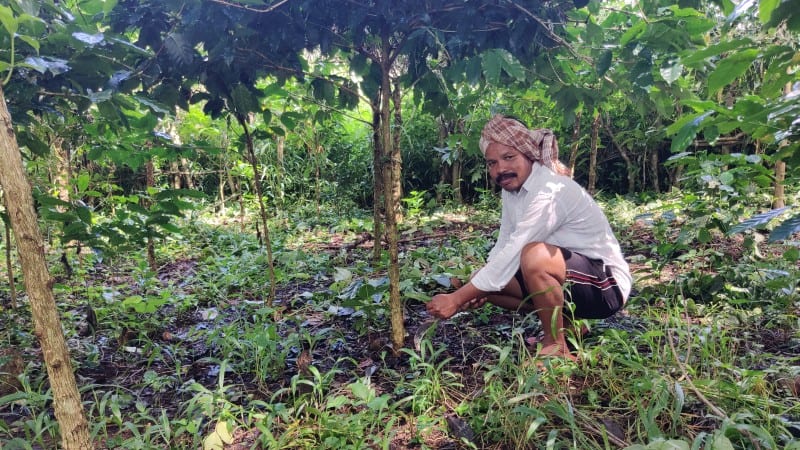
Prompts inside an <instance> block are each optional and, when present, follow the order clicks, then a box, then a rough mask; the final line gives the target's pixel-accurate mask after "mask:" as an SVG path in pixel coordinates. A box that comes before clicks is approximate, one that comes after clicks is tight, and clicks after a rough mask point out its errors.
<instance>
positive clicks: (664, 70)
mask: <svg viewBox="0 0 800 450" xmlns="http://www.w3.org/2000/svg"><path fill="white" fill-rule="evenodd" d="M660 72H661V78H663V79H664V81H666V82H667V84H672V83H674V82H675V80H677V79H678V78H680V77H681V74H682V73H683V66H682V65H681V64H680V63H677V62H676V61H664V64H662V65H661V70H660Z"/></svg>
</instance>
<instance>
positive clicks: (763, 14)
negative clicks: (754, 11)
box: [758, 0, 781, 24]
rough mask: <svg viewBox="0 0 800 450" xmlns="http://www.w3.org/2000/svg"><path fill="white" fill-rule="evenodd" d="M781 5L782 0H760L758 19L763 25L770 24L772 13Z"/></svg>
mask: <svg viewBox="0 0 800 450" xmlns="http://www.w3.org/2000/svg"><path fill="white" fill-rule="evenodd" d="M780 3H781V0H760V1H759V2H758V19H759V20H760V21H761V23H763V24H766V23H769V20H770V19H771V18H772V12H773V11H775V8H776V7H777V6H778V5H779V4H780Z"/></svg>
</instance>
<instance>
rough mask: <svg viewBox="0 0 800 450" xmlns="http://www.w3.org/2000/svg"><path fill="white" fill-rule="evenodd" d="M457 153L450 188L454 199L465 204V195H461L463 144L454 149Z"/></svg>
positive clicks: (457, 202) (452, 168)
mask: <svg viewBox="0 0 800 450" xmlns="http://www.w3.org/2000/svg"><path fill="white" fill-rule="evenodd" d="M454 151H455V152H456V155H455V156H454V157H453V164H452V166H451V171H450V189H451V190H452V191H453V201H454V202H455V204H457V205H463V204H464V197H462V196H461V172H462V170H463V168H464V165H463V164H461V155H462V154H463V152H462V151H461V144H459V145H458V147H456V149H455V150H454Z"/></svg>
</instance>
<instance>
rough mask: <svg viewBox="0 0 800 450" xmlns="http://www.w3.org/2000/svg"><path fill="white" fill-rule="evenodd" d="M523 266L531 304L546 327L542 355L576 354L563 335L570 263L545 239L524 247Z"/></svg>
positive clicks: (570, 355) (521, 267)
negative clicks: (570, 349)
mask: <svg viewBox="0 0 800 450" xmlns="http://www.w3.org/2000/svg"><path fill="white" fill-rule="evenodd" d="M520 270H521V271H522V276H523V279H524V280H525V287H526V288H527V290H528V292H530V293H531V304H532V306H531V308H532V309H533V310H534V311H535V312H536V314H537V315H538V316H539V320H540V321H541V322H542V328H543V329H544V337H543V338H542V341H541V344H542V348H541V350H540V354H541V355H554V356H563V357H565V358H569V359H575V357H574V356H573V355H572V354H571V353H570V352H569V349H568V348H567V342H566V339H565V338H564V291H563V285H564V282H565V280H566V276H567V267H566V263H565V262H564V256H563V255H562V253H561V250H560V249H559V248H558V247H556V246H553V245H549V244H545V243H543V242H532V243H530V244H528V245H526V246H525V247H524V248H523V249H522V254H521V255H520Z"/></svg>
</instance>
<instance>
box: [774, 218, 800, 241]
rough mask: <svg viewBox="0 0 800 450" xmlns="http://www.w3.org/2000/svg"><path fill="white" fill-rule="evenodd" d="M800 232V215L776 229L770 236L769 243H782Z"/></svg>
mask: <svg viewBox="0 0 800 450" xmlns="http://www.w3.org/2000/svg"><path fill="white" fill-rule="evenodd" d="M798 231H800V214H797V215H795V216H792V217H790V218H789V219H787V220H785V221H783V222H782V223H781V224H780V225H778V226H777V227H775V229H774V230H772V232H771V233H770V234H769V239H768V240H769V242H777V241H782V240H784V239H787V238H789V237H791V236H792V235H793V234H794V233H797V232H798Z"/></svg>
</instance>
